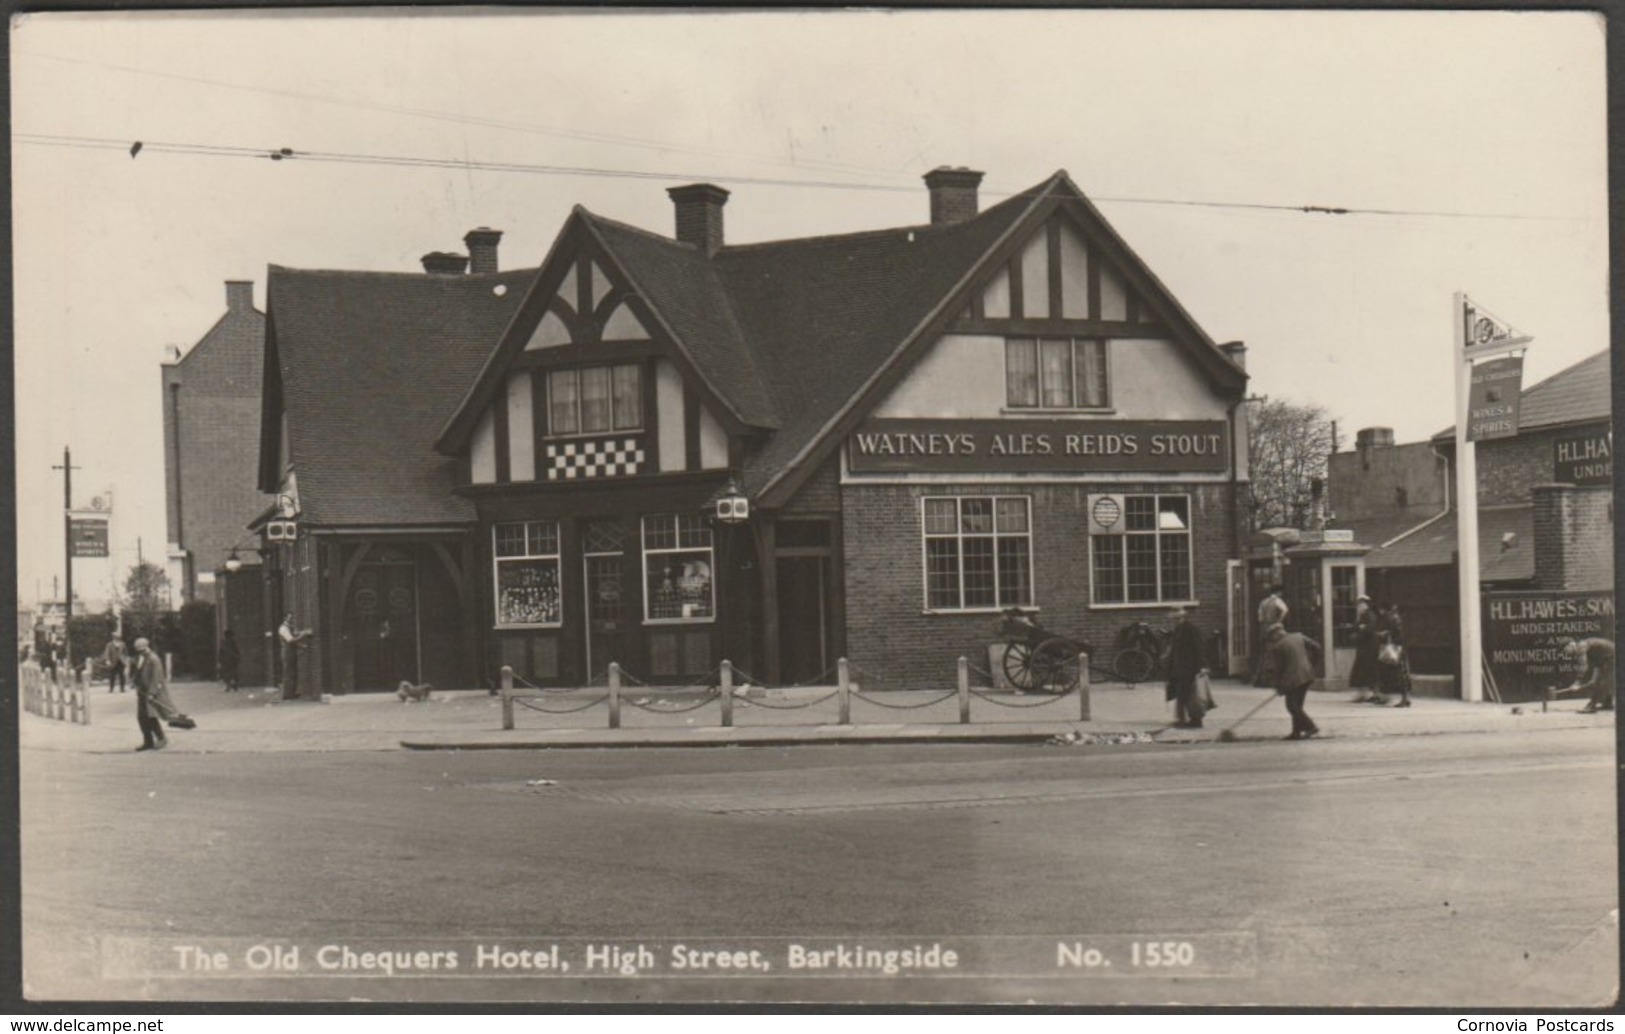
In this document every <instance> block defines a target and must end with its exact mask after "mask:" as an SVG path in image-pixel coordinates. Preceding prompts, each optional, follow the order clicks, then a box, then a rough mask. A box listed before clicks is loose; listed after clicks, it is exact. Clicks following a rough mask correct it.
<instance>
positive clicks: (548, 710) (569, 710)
mask: <svg viewBox="0 0 1625 1034" xmlns="http://www.w3.org/2000/svg"><path fill="white" fill-rule="evenodd" d="M608 699H609V694H608V693H605V694H604V695H603V696H599V697H594V698H593V699H591V700H589V701H587V702H586V703H585V704H582V705H581V706H580V707H541V706H538V705H537V704H533V703H531V702H530V700H528V699H526V698H525V697H514V698H513V701H514V703H516V704H518V705H520V706H521V707H526V708H529V709H530V710H532V711H540V712H542V713H543V714H577V713H578V712H581V711H585V710H587V709H589V708H593V707H597V706H598V705H599V704H602V703H603V702H604V701H606V700H608Z"/></svg>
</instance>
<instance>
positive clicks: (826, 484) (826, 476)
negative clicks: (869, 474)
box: [780, 456, 841, 515]
mask: <svg viewBox="0 0 1625 1034" xmlns="http://www.w3.org/2000/svg"><path fill="white" fill-rule="evenodd" d="M840 509H841V462H840V458H839V457H838V456H831V457H830V458H829V459H828V460H825V461H824V465H823V466H821V467H819V468H818V470H817V471H815V472H814V473H813V475H812V476H811V477H809V478H808V479H807V480H806V481H805V482H803V483H802V486H801V487H800V488H798V489H796V494H795V495H793V496H791V497H790V501H789V502H788V503H786V504H785V505H784V507H783V509H782V510H781V511H780V512H782V513H784V514H787V515H794V514H798V513H838V512H840Z"/></svg>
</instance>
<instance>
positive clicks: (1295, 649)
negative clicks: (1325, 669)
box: [1259, 624, 1320, 740]
mask: <svg viewBox="0 0 1625 1034" xmlns="http://www.w3.org/2000/svg"><path fill="white" fill-rule="evenodd" d="M1264 642H1265V644H1266V645H1265V648H1264V661H1263V665H1262V668H1261V670H1260V672H1259V675H1260V679H1261V681H1262V683H1263V684H1264V685H1266V686H1271V687H1274V689H1275V692H1276V693H1278V694H1280V695H1281V696H1283V697H1285V698H1286V709H1287V713H1288V714H1290V715H1291V716H1292V734H1291V735H1290V736H1288V737H1286V738H1287V739H1289V740H1306V739H1308V738H1309V737H1311V736H1318V735H1319V734H1320V727H1319V726H1318V725H1316V724H1315V723H1314V720H1313V719H1311V718H1310V717H1309V714H1308V712H1307V711H1305V710H1304V707H1303V705H1304V700H1305V698H1306V697H1308V695H1309V687H1310V686H1312V685H1314V683H1315V661H1314V657H1315V656H1316V655H1318V654H1319V653H1320V644H1319V643H1317V642H1315V641H1314V640H1313V639H1310V638H1309V637H1308V636H1306V635H1304V634H1303V633H1301V632H1288V631H1287V630H1286V628H1285V627H1283V626H1282V625H1280V624H1274V625H1271V626H1270V627H1269V628H1268V629H1267V630H1266V631H1265V632H1264Z"/></svg>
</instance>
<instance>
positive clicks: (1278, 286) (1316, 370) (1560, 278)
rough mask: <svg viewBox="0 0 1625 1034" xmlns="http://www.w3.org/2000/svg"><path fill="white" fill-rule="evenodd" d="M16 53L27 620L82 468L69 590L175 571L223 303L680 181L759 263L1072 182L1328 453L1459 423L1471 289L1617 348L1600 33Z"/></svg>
mask: <svg viewBox="0 0 1625 1034" xmlns="http://www.w3.org/2000/svg"><path fill="white" fill-rule="evenodd" d="M10 43H11V48H12V50H11V68H12V121H11V130H12V142H11V146H12V151H11V154H12V175H13V181H12V184H13V196H12V204H13V221H12V227H13V249H14V251H13V256H14V263H15V271H14V283H13V287H14V291H15V317H14V318H15V327H14V330H15V337H14V343H15V357H14V358H15V373H16V388H17V398H16V424H17V426H16V436H15V442H16V450H17V452H16V480H17V498H18V507H17V527H18V569H17V578H18V584H17V591H18V597H19V600H20V601H22V602H23V603H24V604H25V605H26V604H27V603H31V602H32V601H34V600H35V599H38V598H40V597H41V596H48V595H49V594H50V592H51V584H52V583H51V579H52V578H53V577H59V576H60V575H61V573H62V562H63V561H62V540H61V535H62V519H61V503H62V482H61V473H60V472H59V471H54V470H52V469H51V468H52V466H53V465H54V464H60V463H61V461H62V450H63V448H64V446H68V447H71V448H72V450H73V463H74V465H75V467H77V468H80V469H78V470H76V471H75V473H74V488H75V497H76V498H75V503H76V505H83V504H85V503H88V502H89V499H90V497H91V496H92V495H94V494H98V493H101V492H104V491H106V490H108V489H111V490H112V491H113V498H114V501H115V520H114V525H113V543H112V546H113V557H112V558H111V560H110V561H107V562H98V561H88V560H81V561H77V562H76V567H75V579H76V588H78V590H79V592H80V594H81V595H86V596H90V597H95V596H96V595H98V592H99V587H100V586H105V585H106V584H107V583H108V582H109V581H110V580H111V577H112V576H113V574H114V573H115V572H117V574H118V576H119V577H120V578H122V576H123V574H124V573H126V572H127V570H128V568H129V566H130V565H132V564H134V563H135V560H136V556H137V550H138V548H139V549H141V551H142V554H143V555H144V556H145V557H147V558H148V559H154V558H161V556H162V554H163V549H164V544H165V527H164V499H163V485H164V467H163V432H162V414H161V409H160V405H161V392H160V372H159V364H160V363H161V362H163V361H164V360H165V359H166V358H167V357H169V355H170V354H171V349H172V348H176V347H178V348H180V349H182V350H184V349H187V348H189V347H190V346H191V345H192V344H194V343H195V342H196V341H197V340H198V339H199V338H200V337H201V336H202V335H203V334H204V333H205V332H207V330H208V329H209V328H210V327H211V326H212V325H213V324H214V322H215V321H216V320H217V319H218V318H219V317H220V315H221V314H222V313H223V312H224V309H225V288H224V282H225V281H226V280H236V279H251V280H253V281H254V282H255V298H256V304H257V305H259V306H260V308H262V309H263V308H264V299H265V295H264V288H265V277H266V267H267V265H269V264H273V263H274V264H278V265H284V266H294V267H304V268H325V269H334V268H337V269H374V270H397V271H416V270H419V269H421V266H420V265H419V263H418V260H419V257H420V256H421V255H423V254H424V253H425V252H429V251H435V250H446V251H462V250H463V245H462V237H463V234H464V233H465V232H467V231H468V230H469V229H471V228H474V227H476V226H490V227H495V228H497V229H500V230H502V231H504V237H503V239H502V244H501V262H502V266H503V268H520V267H529V266H535V265H538V264H539V263H540V262H541V261H542V259H543V258H544V257H545V255H546V253H547V249H548V247H549V245H550V244H551V242H552V239H553V237H554V235H555V234H556V233H557V231H558V229H559V227H560V226H561V225H562V223H563V221H564V219H565V217H566V216H567V215H568V213H569V211H570V209H571V207H572V206H573V205H576V204H581V205H583V206H585V207H587V208H588V209H590V210H592V211H594V212H597V213H600V214H602V215H606V216H609V217H612V218H615V219H620V220H623V221H626V222H630V223H633V224H636V225H640V226H644V227H646V228H649V229H652V230H655V231H658V232H662V233H670V232H671V228H672V214H671V208H670V202H669V200H668V199H667V197H666V194H665V188H666V187H669V186H675V185H678V184H681V183H687V182H694V181H696V180H706V181H710V182H715V183H718V184H720V185H722V186H724V187H727V188H728V189H729V190H731V191H732V197H731V198H730V200H729V203H728V208H727V213H726V218H727V235H728V240H729V241H730V242H733V243H743V242H748V241H757V240H770V239H775V238H783V237H797V236H809V235H816V234H827V233H839V232H848V231H858V230H865V229H873V228H877V227H884V226H897V225H909V224H917V223H923V222H925V221H927V208H926V203H927V199H926V193H925V188H924V186H923V184H922V183H921V181H920V176H921V175H922V174H923V173H925V172H927V171H928V170H930V169H932V168H934V167H937V166H940V165H959V166H969V167H971V168H975V169H979V170H982V171H984V172H985V173H986V174H987V177H986V179H985V180H984V181H983V187H982V195H983V199H984V200H983V203H984V205H986V204H991V203H993V202H995V201H997V200H998V198H999V197H1000V196H1002V195H1005V194H1009V193H1013V192H1015V191H1018V190H1021V189H1024V188H1026V187H1029V186H1031V185H1033V184H1035V183H1037V182H1038V181H1040V180H1042V179H1044V178H1045V177H1046V176H1048V175H1049V174H1051V173H1052V172H1054V171H1055V170H1057V169H1066V170H1067V171H1068V172H1069V173H1070V175H1071V177H1072V179H1073V180H1074V182H1076V183H1077V184H1078V186H1079V187H1080V188H1082V190H1083V191H1084V192H1085V193H1086V194H1088V195H1089V196H1090V197H1091V198H1093V199H1094V200H1095V202H1096V203H1097V205H1098V207H1099V208H1100V209H1101V211H1102V212H1103V214H1104V215H1105V217H1106V218H1107V219H1108V220H1109V221H1110V222H1111V223H1112V225H1113V226H1114V227H1115V228H1116V229H1117V230H1118V232H1119V233H1120V234H1121V235H1122V236H1123V237H1124V238H1125V239H1126V240H1127V242H1128V243H1129V245H1130V246H1131V247H1133V248H1134V249H1135V250H1136V251H1137V252H1138V253H1139V254H1140V256H1141V257H1142V258H1143V259H1144V260H1145V261H1146V262H1147V263H1148V264H1149V266H1150V267H1151V269H1152V270H1153V271H1154V272H1155V273H1156V274H1157V275H1158V276H1159V277H1160V278H1161V280H1162V281H1163V283H1164V284H1166V285H1167V286H1168V287H1169V289H1170V290H1171V291H1172V292H1173V294H1174V295H1175V297H1177V298H1178V299H1179V300H1180V301H1181V302H1182V303H1183V304H1184V306H1185V307H1186V309H1187V310H1189V311H1190V313H1191V314H1192V315H1193V316H1194V317H1195V319H1196V320H1197V322H1198V323H1199V324H1201V326H1202V327H1203V328H1204V329H1205V330H1206V331H1207V332H1208V334H1209V335H1210V336H1212V337H1213V338H1214V339H1215V340H1217V341H1230V340H1237V339H1239V340H1243V341H1245V342H1246V343H1247V346H1248V355H1247V364H1248V370H1249V373H1250V374H1251V378H1252V380H1251V385H1250V390H1251V391H1252V393H1254V394H1255V395H1260V396H1268V397H1270V398H1272V399H1282V398H1284V399H1289V400H1291V401H1294V402H1300V403H1312V404H1316V405H1320V406H1323V407H1324V408H1325V409H1326V410H1327V411H1328V413H1329V414H1330V415H1331V416H1332V417H1333V418H1334V419H1336V420H1337V421H1338V428H1339V432H1340V436H1341V438H1342V440H1343V442H1344V444H1345V447H1348V445H1349V444H1350V443H1352V440H1353V434H1354V431H1355V430H1356V429H1358V428H1362V427H1367V426H1386V427H1392V428H1393V429H1394V431H1395V434H1396V437H1397V439H1398V440H1399V441H1413V440H1416V439H1419V438H1423V437H1426V436H1428V435H1431V434H1432V433H1434V432H1436V431H1438V430H1440V429H1441V428H1443V427H1446V426H1448V425H1449V424H1450V423H1451V422H1452V420H1453V410H1452V401H1451V399H1452V366H1451V363H1452V359H1451V345H1450V342H1451V335H1452V321H1453V315H1452V313H1453V309H1452V295H1453V292H1455V291H1458V290H1460V291H1466V292H1468V293H1469V294H1471V295H1472V296H1473V297H1474V298H1475V299H1476V300H1478V301H1479V302H1480V303H1481V304H1482V305H1484V306H1485V307H1487V308H1488V309H1490V310H1492V311H1493V312H1494V313H1495V314H1496V315H1498V316H1500V317H1501V318H1502V319H1504V320H1507V321H1509V322H1510V323H1512V324H1513V325H1515V326H1516V327H1517V328H1519V329H1520V330H1523V331H1525V332H1527V333H1529V334H1532V335H1533V336H1534V338H1535V341H1534V344H1533V345H1532V346H1531V348H1530V351H1529V353H1528V356H1527V358H1526V380H1525V383H1526V384H1529V383H1533V382H1534V381H1536V380H1538V379H1540V378H1543V377H1546V376H1549V375H1551V374H1553V373H1555V372H1557V371H1559V370H1561V369H1563V368H1565V367H1567V366H1569V365H1572V364H1573V363H1575V362H1578V361H1579V360H1581V359H1583V358H1585V357H1586V356H1588V355H1591V354H1593V353H1595V352H1597V351H1599V350H1601V349H1603V348H1605V347H1607V343H1608V301H1609V299H1608V279H1607V223H1606V204H1607V178H1606V176H1607V174H1606V122H1605V118H1606V98H1605V87H1606V83H1605V78H1604V26H1603V23H1602V21H1601V19H1600V18H1597V17H1595V16H1593V15H1589V14H1585V13H1518V14H1513V13H1504V12H1467V11H1459V12H1443V11H1441V12H1380V13H1377V12H1336V11H1317V12H1301V11H1300V12H1294V11H1234V12H1192V11H1175V12H1166V11H1132V12H1131V11H1109V10H1097V11H920V12H910V13H897V12H890V13H888V12H875V11H835V10H830V11H813V12H771V13H763V12H756V13H747V12H734V13H721V12H711V13H695V12H687V11H667V12H651V13H639V12H603V11H594V12H581V11H564V10H559V11H545V10H531V11H526V12H521V13H514V12H513V11H511V10H508V11H503V12H497V11H495V10H492V11H482V10H480V9H478V8H466V7H460V8H455V9H449V10H447V11H440V12H434V11H429V10H416V11H411V10H390V9H378V8H373V9H368V10H365V11H343V10H337V11H326V12H311V11H298V12H295V11H284V12H269V13H268V12H266V11H263V10H261V11H254V12H231V11H224V12H222V11H199V12H184V13H178V12H135V13H129V12H105V13H88V14H73V13H44V14H31V15H25V16H19V17H17V18H14V20H13V22H12V25H11V40H10ZM136 141H142V142H143V149H142V151H141V152H140V153H139V154H137V155H136V156H134V157H132V156H131V154H130V148H131V145H133V144H134V143H135V142H136ZM282 148H289V149H291V150H292V151H293V152H294V154H293V156H292V157H291V158H288V159H287V160H281V161H272V160H269V159H268V158H267V157H266V155H268V154H269V153H271V152H273V151H278V150H280V149H282ZM1302 206H1315V207H1322V208H1341V209H1348V210H1350V211H1349V212H1348V213H1347V214H1326V213H1321V212H1304V211H1301V210H1297V209H1300V208H1301V207H1302ZM248 476H252V475H251V472H250V473H249V475H248Z"/></svg>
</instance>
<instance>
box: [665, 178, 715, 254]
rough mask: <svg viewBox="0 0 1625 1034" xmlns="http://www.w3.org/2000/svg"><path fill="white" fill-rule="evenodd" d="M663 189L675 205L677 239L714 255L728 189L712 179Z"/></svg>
mask: <svg viewBox="0 0 1625 1034" xmlns="http://www.w3.org/2000/svg"><path fill="white" fill-rule="evenodd" d="M666 193H667V195H669V196H670V197H671V203H672V204H673V205H674V206H675V207H676V209H677V239H678V240H680V241H682V242H683V243H684V244H692V245H694V246H695V247H697V248H699V249H700V250H701V251H703V252H705V253H706V254H707V255H715V254H716V253H717V251H718V250H719V249H721V247H722V240H723V238H722V206H723V205H725V204H727V203H728V192H727V191H726V190H723V189H722V188H721V187H719V186H716V185H714V184H711V183H690V184H689V185H688V186H686V187H671V188H669V189H668V190H667V191H666Z"/></svg>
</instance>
